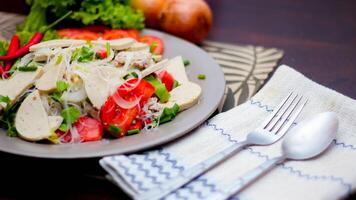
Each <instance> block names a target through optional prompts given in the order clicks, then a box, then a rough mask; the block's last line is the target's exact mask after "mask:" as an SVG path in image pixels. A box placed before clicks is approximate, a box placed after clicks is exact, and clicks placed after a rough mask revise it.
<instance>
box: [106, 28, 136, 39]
mask: <svg viewBox="0 0 356 200" xmlns="http://www.w3.org/2000/svg"><path fill="white" fill-rule="evenodd" d="M139 36H140V35H139V33H138V31H137V30H134V29H128V30H124V29H112V30H106V31H104V35H103V39H105V40H113V39H120V38H127V37H131V38H133V39H135V40H138V38H139Z"/></svg>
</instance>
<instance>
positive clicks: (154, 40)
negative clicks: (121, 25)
mask: <svg viewBox="0 0 356 200" xmlns="http://www.w3.org/2000/svg"><path fill="white" fill-rule="evenodd" d="M139 41H140V42H143V43H146V44H148V45H149V46H150V47H151V48H152V49H151V51H152V53H154V54H163V52H164V43H163V41H162V40H161V39H160V38H159V37H156V36H152V35H145V36H142V37H141V38H140V39H139Z"/></svg>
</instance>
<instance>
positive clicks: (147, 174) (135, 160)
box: [128, 156, 162, 184]
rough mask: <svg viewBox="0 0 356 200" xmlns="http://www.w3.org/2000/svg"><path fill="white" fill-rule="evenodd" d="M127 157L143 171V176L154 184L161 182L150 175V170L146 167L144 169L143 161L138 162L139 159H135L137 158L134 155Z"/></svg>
mask: <svg viewBox="0 0 356 200" xmlns="http://www.w3.org/2000/svg"><path fill="white" fill-rule="evenodd" d="M128 158H129V159H130V160H131V162H132V164H134V165H136V166H137V169H138V170H140V171H143V173H144V174H145V177H147V178H149V179H151V180H152V182H153V183H154V184H161V183H162V182H160V181H158V180H157V177H156V176H152V175H150V171H149V170H148V169H145V168H144V167H143V163H140V162H139V161H137V158H136V157H135V156H129V157H128Z"/></svg>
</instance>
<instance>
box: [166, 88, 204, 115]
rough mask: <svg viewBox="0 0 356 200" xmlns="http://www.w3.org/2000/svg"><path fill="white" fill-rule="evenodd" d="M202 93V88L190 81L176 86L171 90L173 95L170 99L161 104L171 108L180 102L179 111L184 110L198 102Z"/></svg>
mask: <svg viewBox="0 0 356 200" xmlns="http://www.w3.org/2000/svg"><path fill="white" fill-rule="evenodd" d="M201 93H202V90H201V87H200V86H199V85H198V84H196V83H193V82H188V83H185V84H182V85H180V86H178V87H176V88H174V89H173V90H172V91H171V92H170V94H171V97H170V98H169V101H168V102H167V103H164V104H161V105H162V106H163V107H168V108H171V107H172V106H173V105H174V104H178V106H179V108H180V110H179V111H183V110H186V109H188V108H190V107H192V106H193V105H195V104H196V103H198V101H199V98H200V96H201Z"/></svg>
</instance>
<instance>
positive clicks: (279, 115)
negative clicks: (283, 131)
mask: <svg viewBox="0 0 356 200" xmlns="http://www.w3.org/2000/svg"><path fill="white" fill-rule="evenodd" d="M297 97H298V94H296V95H292V96H291V99H292V100H291V101H290V100H288V101H287V102H286V104H285V105H284V106H283V107H282V108H281V109H280V111H279V112H278V113H277V114H276V116H275V118H274V119H272V120H271V122H270V123H269V125H268V126H267V127H266V128H265V129H266V130H268V131H272V129H273V128H274V127H275V126H276V125H277V124H278V122H279V121H280V120H281V119H282V117H283V116H284V115H285V113H288V112H287V111H289V108H290V107H291V106H292V105H294V102H295V100H296V99H297Z"/></svg>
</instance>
